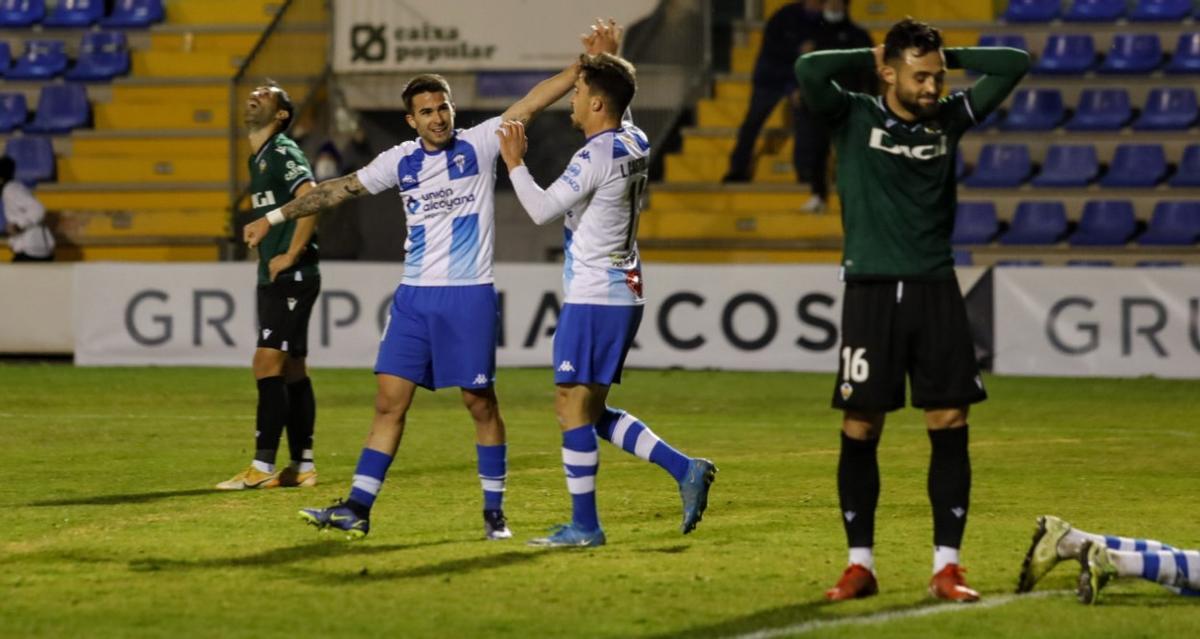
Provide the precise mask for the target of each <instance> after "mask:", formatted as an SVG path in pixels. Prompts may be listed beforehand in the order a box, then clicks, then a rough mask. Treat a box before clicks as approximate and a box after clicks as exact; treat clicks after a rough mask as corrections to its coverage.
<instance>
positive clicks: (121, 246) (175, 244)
mask: <svg viewBox="0 0 1200 639" xmlns="http://www.w3.org/2000/svg"><path fill="white" fill-rule="evenodd" d="M220 249H221V247H220V245H219V244H218V243H217V239H216V238H212V237H194V238H156V237H151V238H138V239H129V240H118V241H107V242H101V241H92V242H89V243H86V244H74V243H70V242H67V241H64V240H62V239H60V240H59V245H58V247H57V248H55V250H54V259H55V260H57V261H60V262H79V261H84V262H215V261H217V259H218V258H220V255H221V250H220ZM10 261H12V251H11V250H9V248H8V246H0V262H10Z"/></svg>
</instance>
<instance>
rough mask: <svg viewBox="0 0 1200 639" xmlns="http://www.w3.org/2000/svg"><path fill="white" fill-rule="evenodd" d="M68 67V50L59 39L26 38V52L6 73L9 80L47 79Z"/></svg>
mask: <svg viewBox="0 0 1200 639" xmlns="http://www.w3.org/2000/svg"><path fill="white" fill-rule="evenodd" d="M66 68H67V50H66V47H65V46H64V45H63V43H62V42H59V41H58V40H26V41H25V52H24V53H22V54H21V57H19V58H17V64H16V65H15V66H14V67H13V68H11V69H9V70H8V73H7V74H5V77H7V78H8V79H9V80H46V79H49V78H53V77H54V76H56V75H58V74H60V73H62V72H63V71H65V70H66Z"/></svg>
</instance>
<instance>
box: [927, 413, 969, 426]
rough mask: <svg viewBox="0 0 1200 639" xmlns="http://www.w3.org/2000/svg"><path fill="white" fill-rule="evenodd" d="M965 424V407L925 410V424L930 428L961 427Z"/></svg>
mask: <svg viewBox="0 0 1200 639" xmlns="http://www.w3.org/2000/svg"><path fill="white" fill-rule="evenodd" d="M966 425H967V409H966V408H939V409H935V410H927V411H925V426H926V427H928V428H929V429H930V430H941V429H946V428H961V427H963V426H966Z"/></svg>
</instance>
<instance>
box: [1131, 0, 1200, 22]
mask: <svg viewBox="0 0 1200 639" xmlns="http://www.w3.org/2000/svg"><path fill="white" fill-rule="evenodd" d="M1191 12H1192V0H1138V2H1137V5H1136V6H1134V8H1133V11H1130V12H1129V19H1130V20H1132V21H1134V22H1178V21H1180V20H1183V19H1184V18H1186V17H1187V16H1188V14H1189V13H1191Z"/></svg>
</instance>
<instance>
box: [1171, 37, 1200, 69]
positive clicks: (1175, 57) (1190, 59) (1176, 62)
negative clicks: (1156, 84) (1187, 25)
mask: <svg viewBox="0 0 1200 639" xmlns="http://www.w3.org/2000/svg"><path fill="white" fill-rule="evenodd" d="M1163 70H1164V71H1166V72H1167V73H1200V32H1192V33H1181V34H1179V40H1178V41H1177V42H1176V43H1175V53H1174V54H1172V55H1171V61H1170V62H1168V63H1167V66H1166V67H1164V68H1163Z"/></svg>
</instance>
